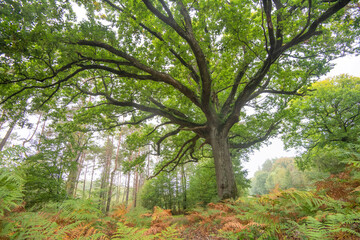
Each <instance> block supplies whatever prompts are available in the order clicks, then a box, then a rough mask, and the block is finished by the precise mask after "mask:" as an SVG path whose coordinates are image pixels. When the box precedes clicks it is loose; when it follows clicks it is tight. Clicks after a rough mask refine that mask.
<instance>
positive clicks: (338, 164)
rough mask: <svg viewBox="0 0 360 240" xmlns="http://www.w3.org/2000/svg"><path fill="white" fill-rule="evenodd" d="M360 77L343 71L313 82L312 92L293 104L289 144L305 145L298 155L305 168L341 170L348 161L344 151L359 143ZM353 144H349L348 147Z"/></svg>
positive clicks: (289, 120) (289, 122)
mask: <svg viewBox="0 0 360 240" xmlns="http://www.w3.org/2000/svg"><path fill="white" fill-rule="evenodd" d="M359 86H360V78H358V77H352V76H348V75H340V76H337V77H334V78H330V79H326V80H323V81H321V82H317V83H314V84H313V85H312V87H311V88H312V90H313V91H312V92H310V93H309V94H308V95H307V96H305V97H304V98H300V99H297V100H296V101H293V102H292V104H291V109H290V111H291V112H292V113H291V115H289V118H287V122H286V126H285V140H286V141H285V142H286V143H287V145H288V146H293V147H299V148H303V149H305V151H304V152H303V154H302V156H301V157H300V158H298V159H297V161H298V165H299V166H300V167H301V168H303V169H305V168H307V167H309V166H315V167H317V168H318V169H319V170H321V171H325V172H331V173H338V172H341V171H343V170H344V168H345V166H346V165H347V163H348V162H347V161H346V159H345V158H344V157H346V155H345V154H344V151H348V150H350V148H351V144H359V142H358V141H359V139H358V136H359V133H360V127H359V126H360V114H359V102H360V87H359ZM349 147H350V148H349Z"/></svg>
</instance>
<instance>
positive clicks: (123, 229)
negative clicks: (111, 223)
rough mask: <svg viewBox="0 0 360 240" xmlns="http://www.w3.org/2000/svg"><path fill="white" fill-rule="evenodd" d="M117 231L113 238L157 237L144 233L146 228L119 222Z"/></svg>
mask: <svg viewBox="0 0 360 240" xmlns="http://www.w3.org/2000/svg"><path fill="white" fill-rule="evenodd" d="M117 226H118V227H117V231H116V232H115V233H114V235H113V236H112V238H111V239H123V240H150V239H155V236H154V235H150V236H146V235H144V234H145V232H146V229H139V228H137V227H128V226H126V225H125V224H124V223H122V222H119V223H117Z"/></svg>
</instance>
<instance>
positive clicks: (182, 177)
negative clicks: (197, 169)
mask: <svg viewBox="0 0 360 240" xmlns="http://www.w3.org/2000/svg"><path fill="white" fill-rule="evenodd" d="M181 185H182V192H183V204H182V205H183V209H184V211H185V210H186V207H187V203H186V191H187V189H186V175H185V169H184V165H181Z"/></svg>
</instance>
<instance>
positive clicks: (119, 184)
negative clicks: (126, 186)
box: [116, 171, 121, 204]
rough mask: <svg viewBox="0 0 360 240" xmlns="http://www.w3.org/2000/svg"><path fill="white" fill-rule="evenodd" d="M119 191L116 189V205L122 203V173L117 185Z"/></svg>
mask: <svg viewBox="0 0 360 240" xmlns="http://www.w3.org/2000/svg"><path fill="white" fill-rule="evenodd" d="M117 185H118V186H117V189H116V203H117V204H119V203H120V195H121V171H119V178H118V183H117Z"/></svg>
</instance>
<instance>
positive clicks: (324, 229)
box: [220, 189, 360, 239]
mask: <svg viewBox="0 0 360 240" xmlns="http://www.w3.org/2000/svg"><path fill="white" fill-rule="evenodd" d="M229 207H231V208H232V209H234V210H235V212H236V213H237V215H236V217H237V218H238V219H240V221H241V222H243V223H244V222H245V223H247V224H246V225H245V226H242V228H243V230H241V231H239V232H229V231H220V233H221V234H222V236H224V237H225V236H226V237H228V238H229V239H236V238H240V239H241V238H249V237H250V236H251V237H253V238H256V239H282V238H290V239H335V238H337V237H339V238H345V239H346V238H351V236H353V237H355V236H356V237H358V236H359V235H360V232H359V228H358V226H359V221H360V214H359V213H358V210H357V209H353V207H352V205H351V204H348V203H346V202H342V201H337V200H334V199H332V198H331V197H328V196H325V195H318V194H317V193H315V192H311V191H299V190H295V189H288V190H284V191H279V190H277V189H275V190H274V191H273V192H271V193H270V194H267V195H263V196H262V197H260V198H248V199H244V198H243V199H240V200H238V203H236V204H234V205H229Z"/></svg>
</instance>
